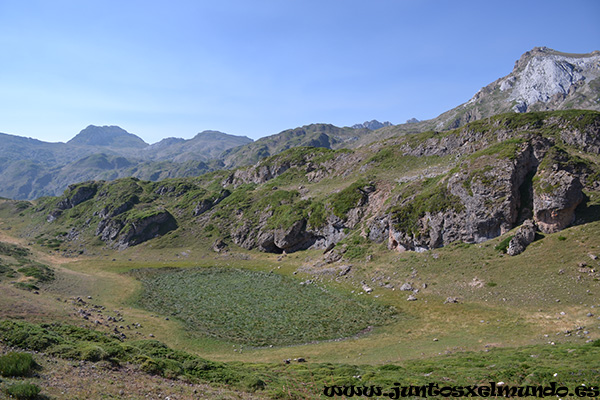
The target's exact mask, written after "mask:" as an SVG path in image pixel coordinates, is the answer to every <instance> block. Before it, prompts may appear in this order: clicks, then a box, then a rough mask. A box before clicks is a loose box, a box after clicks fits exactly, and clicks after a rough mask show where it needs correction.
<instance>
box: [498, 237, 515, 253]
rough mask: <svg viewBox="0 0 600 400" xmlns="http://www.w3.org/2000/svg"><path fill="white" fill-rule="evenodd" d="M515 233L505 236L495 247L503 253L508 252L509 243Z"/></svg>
mask: <svg viewBox="0 0 600 400" xmlns="http://www.w3.org/2000/svg"><path fill="white" fill-rule="evenodd" d="M513 236H514V235H510V236H507V237H505V238H504V239H502V241H501V242H500V243H498V245H497V246H496V247H494V248H495V249H496V250H498V251H501V252H503V253H506V251H507V250H508V245H509V244H510V241H511V240H512V238H513Z"/></svg>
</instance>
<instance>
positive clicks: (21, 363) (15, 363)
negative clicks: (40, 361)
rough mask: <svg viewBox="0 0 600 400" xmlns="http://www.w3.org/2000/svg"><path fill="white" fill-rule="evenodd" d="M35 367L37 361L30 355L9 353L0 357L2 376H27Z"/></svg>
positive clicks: (0, 372)
mask: <svg viewBox="0 0 600 400" xmlns="http://www.w3.org/2000/svg"><path fill="white" fill-rule="evenodd" d="M33 367H35V361H33V357H32V356H31V354H29V353H16V352H12V353H8V354H6V355H4V356H1V357H0V375H2V376H26V375H27V374H29V372H30V371H31V369H32V368H33Z"/></svg>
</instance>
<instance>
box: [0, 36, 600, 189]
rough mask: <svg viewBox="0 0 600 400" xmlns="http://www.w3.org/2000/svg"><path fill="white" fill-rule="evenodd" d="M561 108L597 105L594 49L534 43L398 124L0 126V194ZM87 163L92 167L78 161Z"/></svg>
mask: <svg viewBox="0 0 600 400" xmlns="http://www.w3.org/2000/svg"><path fill="white" fill-rule="evenodd" d="M567 109H590V110H600V52H598V51H594V52H592V53H589V54H568V53H560V52H557V51H555V50H551V49H548V48H545V47H541V48H534V49H533V50H531V51H528V52H526V53H525V54H523V55H522V56H521V57H520V59H519V60H518V61H517V62H516V63H515V67H514V69H513V71H512V72H511V73H509V74H508V75H506V76H504V77H502V78H500V79H498V80H496V81H494V82H492V83H490V84H489V85H487V86H485V87H484V88H482V89H481V90H479V91H478V92H477V93H476V94H475V95H474V96H473V98H471V99H470V100H469V101H467V102H466V103H464V104H462V105H459V106H458V107H456V108H454V109H452V110H449V111H447V112H445V113H443V114H441V115H440V116H438V117H436V118H433V119H430V120H426V121H418V120H416V119H414V118H413V119H410V120H409V121H407V123H405V124H400V125H391V124H390V123H389V122H384V123H381V122H379V121H376V120H373V121H367V122H364V123H362V124H357V125H354V126H353V127H336V126H334V125H330V124H311V125H306V126H302V127H298V128H294V129H288V130H285V131H282V132H280V133H278V134H275V135H271V136H267V137H264V138H261V139H259V140H257V141H255V142H252V140H251V139H249V138H247V137H241V136H234V135H228V134H225V133H222V132H217V131H204V132H201V133H199V134H198V135H196V136H195V137H194V138H192V139H189V140H185V139H178V138H167V139H164V140H162V141H160V142H158V143H155V144H153V145H148V144H147V143H145V142H144V141H143V140H142V139H141V138H139V137H138V136H136V135H133V134H131V133H129V132H127V131H125V130H124V129H122V128H120V127H117V126H102V127H100V126H93V125H90V126H88V127H87V128H85V129H83V130H82V131H81V132H80V133H79V134H78V135H76V136H75V137H74V138H73V139H71V140H70V141H69V142H67V143H45V142H41V141H39V140H34V139H27V138H22V137H18V136H14V135H6V134H0V142H1V143H2V146H0V173H1V175H0V196H3V197H11V198H19V199H33V198H36V197H38V196H41V195H58V194H60V193H61V192H62V191H63V190H64V189H65V188H66V187H67V186H68V184H71V183H75V182H78V181H82V180H90V179H108V180H110V179H116V178H119V177H124V176H134V177H138V178H140V179H150V180H156V179H163V178H165V177H176V176H190V175H191V174H194V173H205V172H209V171H213V170H215V169H218V168H236V167H240V166H248V165H252V164H255V163H256V162H258V161H259V160H261V159H263V158H265V157H269V156H273V155H276V154H279V153H281V152H283V151H285V150H287V149H290V148H293V147H298V146H310V147H319V148H325V149H334V150H335V149H341V148H349V149H356V148H359V147H361V146H365V145H367V144H370V143H374V142H377V141H380V140H384V139H389V138H395V137H401V136H405V135H411V134H418V133H422V132H426V131H435V132H440V131H446V130H449V129H455V128H458V127H461V126H463V125H465V124H467V123H469V122H473V121H477V120H481V119H485V118H490V117H492V116H494V115H497V114H499V113H503V112H513V113H523V112H528V111H535V110H567ZM93 155H95V157H92V158H89V159H87V157H91V156H93ZM118 157H124V158H125V159H126V161H123V160H120V159H119V158H118ZM80 160H83V161H81V162H79V163H78V161H80ZM89 163H91V165H92V167H90V168H88V169H86V168H81V166H82V165H88V164H89ZM108 166H111V167H110V168H108V169H107V168H105V167H108Z"/></svg>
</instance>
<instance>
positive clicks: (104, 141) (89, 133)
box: [67, 125, 148, 149]
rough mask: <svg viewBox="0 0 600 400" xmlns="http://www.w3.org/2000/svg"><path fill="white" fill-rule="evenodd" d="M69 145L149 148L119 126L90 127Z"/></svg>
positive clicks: (70, 141) (69, 142) (138, 138)
mask: <svg viewBox="0 0 600 400" xmlns="http://www.w3.org/2000/svg"><path fill="white" fill-rule="evenodd" d="M67 144H72V145H79V146H81V145H83V146H106V147H114V148H117V149H119V148H134V149H142V148H144V147H147V146H148V143H146V142H144V141H143V140H142V139H141V138H140V137H138V136H136V135H134V134H132V133H129V132H127V131H126V130H124V129H122V128H120V127H118V126H94V125H89V126H88V127H87V128H85V129H83V130H82V131H81V132H79V133H78V134H77V135H76V136H75V137H74V138H73V139H71V140H69V141H68V142H67Z"/></svg>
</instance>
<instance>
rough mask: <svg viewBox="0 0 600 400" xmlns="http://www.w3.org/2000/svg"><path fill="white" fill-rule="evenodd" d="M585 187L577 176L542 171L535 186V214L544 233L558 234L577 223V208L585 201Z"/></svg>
mask: <svg viewBox="0 0 600 400" xmlns="http://www.w3.org/2000/svg"><path fill="white" fill-rule="evenodd" d="M582 189H583V186H582V185H581V182H580V181H579V179H578V178H577V177H576V176H573V175H572V174H571V173H569V172H567V171H564V170H559V171H550V172H547V171H542V173H541V174H539V182H538V183H537V185H535V186H534V199H533V212H534V217H535V221H536V223H537V226H538V227H539V228H540V230H541V231H542V232H544V233H554V232H558V231H560V230H562V229H564V228H566V227H567V226H569V225H571V224H572V223H573V222H574V221H575V208H576V207H577V206H578V205H579V203H581V202H582V200H583V192H582Z"/></svg>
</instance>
